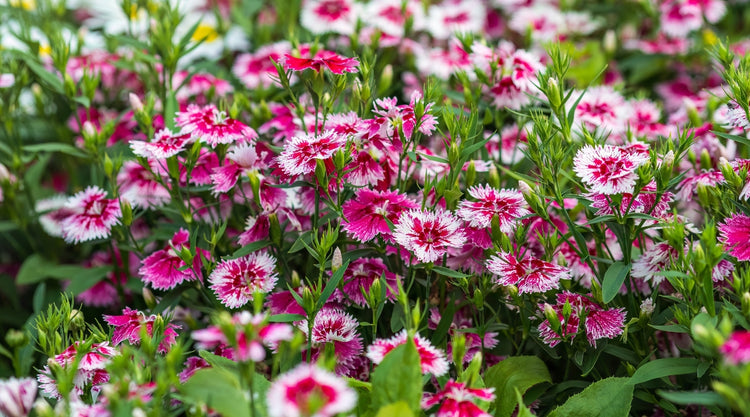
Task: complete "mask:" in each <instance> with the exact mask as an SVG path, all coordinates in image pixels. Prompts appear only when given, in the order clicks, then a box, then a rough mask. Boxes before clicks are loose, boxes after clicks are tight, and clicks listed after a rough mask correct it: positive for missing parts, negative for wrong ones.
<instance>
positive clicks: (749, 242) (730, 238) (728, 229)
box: [719, 213, 750, 261]
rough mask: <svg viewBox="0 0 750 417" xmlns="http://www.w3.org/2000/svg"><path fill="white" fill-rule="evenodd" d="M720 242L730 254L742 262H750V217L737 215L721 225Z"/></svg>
mask: <svg viewBox="0 0 750 417" xmlns="http://www.w3.org/2000/svg"><path fill="white" fill-rule="evenodd" d="M719 240H720V241H721V242H722V243H723V244H724V246H725V247H726V248H727V250H728V251H729V254H730V255H732V256H734V257H735V258H737V260H740V261H750V217H748V216H746V215H745V214H742V213H735V214H733V215H732V217H729V218H727V219H726V220H724V223H722V224H720V225H719Z"/></svg>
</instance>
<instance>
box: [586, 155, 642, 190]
mask: <svg viewBox="0 0 750 417" xmlns="http://www.w3.org/2000/svg"><path fill="white" fill-rule="evenodd" d="M648 159H649V158H648V154H643V153H628V152H626V151H625V150H623V149H622V148H618V147H616V146H611V145H604V146H602V145H597V146H596V147H593V146H591V145H586V146H584V147H583V148H581V149H579V150H578V153H577V154H576V156H575V158H574V160H573V171H575V173H576V174H578V176H579V177H581V180H583V182H584V183H586V185H588V186H589V187H590V188H591V191H592V192H594V193H601V194H607V195H609V194H620V193H632V192H633V191H634V188H635V182H636V180H637V179H638V174H637V173H636V170H637V169H638V167H639V166H641V165H642V164H644V163H645V162H646V161H648Z"/></svg>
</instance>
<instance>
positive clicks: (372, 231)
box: [341, 188, 419, 242]
mask: <svg viewBox="0 0 750 417" xmlns="http://www.w3.org/2000/svg"><path fill="white" fill-rule="evenodd" d="M418 207H419V205H418V204H417V203H415V202H413V201H411V200H410V199H409V198H408V197H407V196H406V195H404V194H399V193H398V192H396V191H373V190H370V189H367V188H360V189H359V190H357V193H356V194H355V195H354V198H353V199H352V200H349V201H347V202H345V203H344V204H343V205H342V206H341V209H342V211H343V213H344V221H343V228H344V230H345V231H346V232H347V233H350V234H351V235H352V236H354V237H355V238H356V239H357V240H359V241H360V242H369V241H370V240H372V239H373V238H375V236H377V235H378V234H382V235H383V237H384V238H386V239H387V238H389V237H390V235H391V229H390V226H389V224H388V222H389V221H390V222H391V224H395V223H396V222H397V221H398V218H399V216H400V215H401V213H403V212H404V211H405V210H409V209H416V208H418Z"/></svg>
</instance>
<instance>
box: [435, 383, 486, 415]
mask: <svg viewBox="0 0 750 417" xmlns="http://www.w3.org/2000/svg"><path fill="white" fill-rule="evenodd" d="M472 400H480V401H486V402H492V401H494V400H495V389H494V388H469V387H467V386H466V384H464V383H463V382H456V381H454V380H453V379H450V380H448V382H446V383H445V387H443V389H442V390H440V391H438V392H436V393H435V394H429V393H425V394H424V397H423V398H422V408H423V409H425V410H427V409H429V408H431V407H433V406H435V405H437V404H440V403H441V402H442V405H441V406H440V409H438V412H437V414H436V416H437V417H490V416H491V414H489V413H487V412H486V411H485V410H483V409H482V408H480V407H479V406H477V405H476V404H475V403H474V402H473V401H472Z"/></svg>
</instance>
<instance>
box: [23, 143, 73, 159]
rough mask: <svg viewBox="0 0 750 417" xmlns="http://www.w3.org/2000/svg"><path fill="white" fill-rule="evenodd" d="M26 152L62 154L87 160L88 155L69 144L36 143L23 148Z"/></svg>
mask: <svg viewBox="0 0 750 417" xmlns="http://www.w3.org/2000/svg"><path fill="white" fill-rule="evenodd" d="M23 150H24V151H26V152H60V153H64V154H67V155H70V156H76V157H78V158H85V157H87V156H88V155H86V153H85V152H84V151H82V150H81V149H78V148H76V147H75V146H73V145H68V144H67V143H57V142H50V143H36V144H33V145H26V146H24V147H23Z"/></svg>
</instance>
